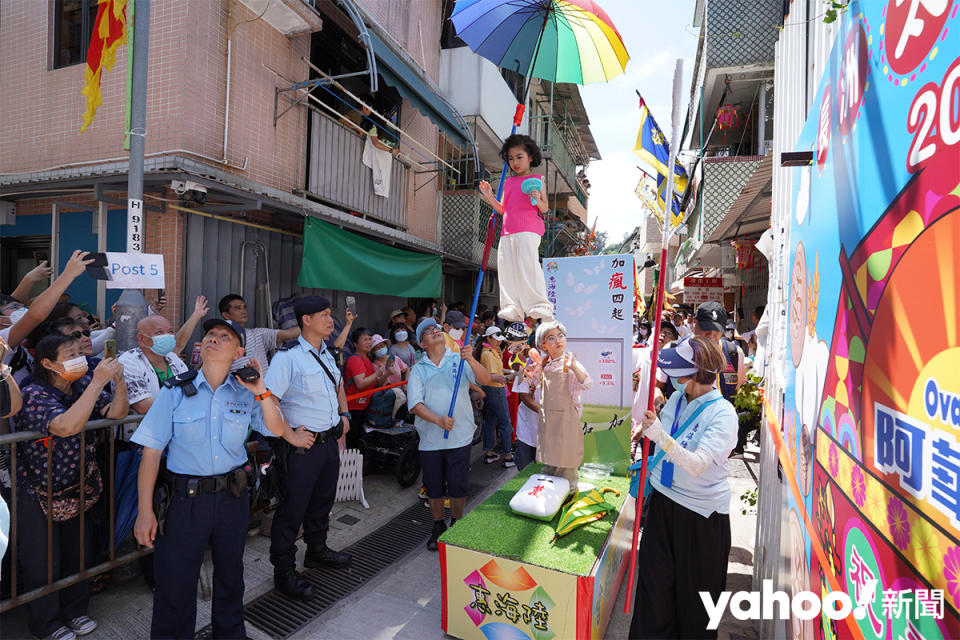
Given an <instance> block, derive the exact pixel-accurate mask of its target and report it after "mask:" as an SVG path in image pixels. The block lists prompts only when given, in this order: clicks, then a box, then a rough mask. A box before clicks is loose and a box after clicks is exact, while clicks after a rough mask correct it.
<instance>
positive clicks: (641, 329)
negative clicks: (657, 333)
mask: <svg viewBox="0 0 960 640" xmlns="http://www.w3.org/2000/svg"><path fill="white" fill-rule="evenodd" d="M647 333H648V332H647V330H646V329H644V328H643V327H640V335H641V336H644V337H646V335H647Z"/></svg>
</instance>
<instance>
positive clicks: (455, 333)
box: [450, 329, 463, 340]
mask: <svg viewBox="0 0 960 640" xmlns="http://www.w3.org/2000/svg"><path fill="white" fill-rule="evenodd" d="M450 337H451V338H453V339H454V340H459V339H460V338H462V337H463V329H450Z"/></svg>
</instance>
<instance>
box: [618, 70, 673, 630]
mask: <svg viewBox="0 0 960 640" xmlns="http://www.w3.org/2000/svg"><path fill="white" fill-rule="evenodd" d="M682 76H683V60H682V59H679V58H678V59H677V66H676V68H675V69H674V72H673V122H672V125H673V135H672V137H671V140H670V159H669V162H668V164H667V167H669V171H670V175H669V177H668V178H667V193H666V197H665V198H664V200H663V210H664V213H663V238H662V244H663V246H662V247H661V249H660V277H659V278H658V279H657V306H656V316H655V319H654V327H653V346H652V348H651V351H650V387H649V389H648V395H647V411H653V394H654V390H655V389H656V385H657V375H656V371H657V354H658V353H659V351H660V324H661V321H662V319H663V298H664V294H665V292H666V283H667V248H668V245H669V243H670V219H671V214H672V212H673V183H674V178H673V173H674V166H675V164H676V162H677V146H678V145H679V143H680V140H679V139H678V138H679V133H680V81H681V78H682ZM649 456H650V439H649V438H644V439H643V457H642V462H641V463H640V485H639V487H640V488H639V489H637V499H636V505H635V508H634V516H633V544H632V546H631V547H630V575H629V578H628V579H627V594H626V598H625V599H624V603H623V612H624V613H626V614H628V615H629V613H630V610H631V605H632V604H633V603H632V599H633V598H632V596H633V585H634V582H635V580H636V572H637V548H638V547H639V543H640V517H641V516H642V515H643V491H644V489H645V488H646V481H647V459H648V458H649Z"/></svg>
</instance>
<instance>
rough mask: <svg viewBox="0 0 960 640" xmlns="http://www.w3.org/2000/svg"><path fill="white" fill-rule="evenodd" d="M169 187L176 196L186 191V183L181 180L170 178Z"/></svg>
mask: <svg viewBox="0 0 960 640" xmlns="http://www.w3.org/2000/svg"><path fill="white" fill-rule="evenodd" d="M170 188H171V189H172V190H173V191H174V193H176V194H177V195H178V196H182V195H184V194H186V193H187V183H185V182H182V181H180V180H172V181H171V182H170Z"/></svg>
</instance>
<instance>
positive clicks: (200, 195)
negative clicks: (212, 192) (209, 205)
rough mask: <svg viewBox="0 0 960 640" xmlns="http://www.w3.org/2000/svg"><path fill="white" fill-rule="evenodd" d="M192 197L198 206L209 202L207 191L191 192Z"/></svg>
mask: <svg viewBox="0 0 960 640" xmlns="http://www.w3.org/2000/svg"><path fill="white" fill-rule="evenodd" d="M190 197H191V198H193V201H194V202H196V203H197V204H203V203H204V202H206V201H207V190H206V189H204V190H203V191H190Z"/></svg>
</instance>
